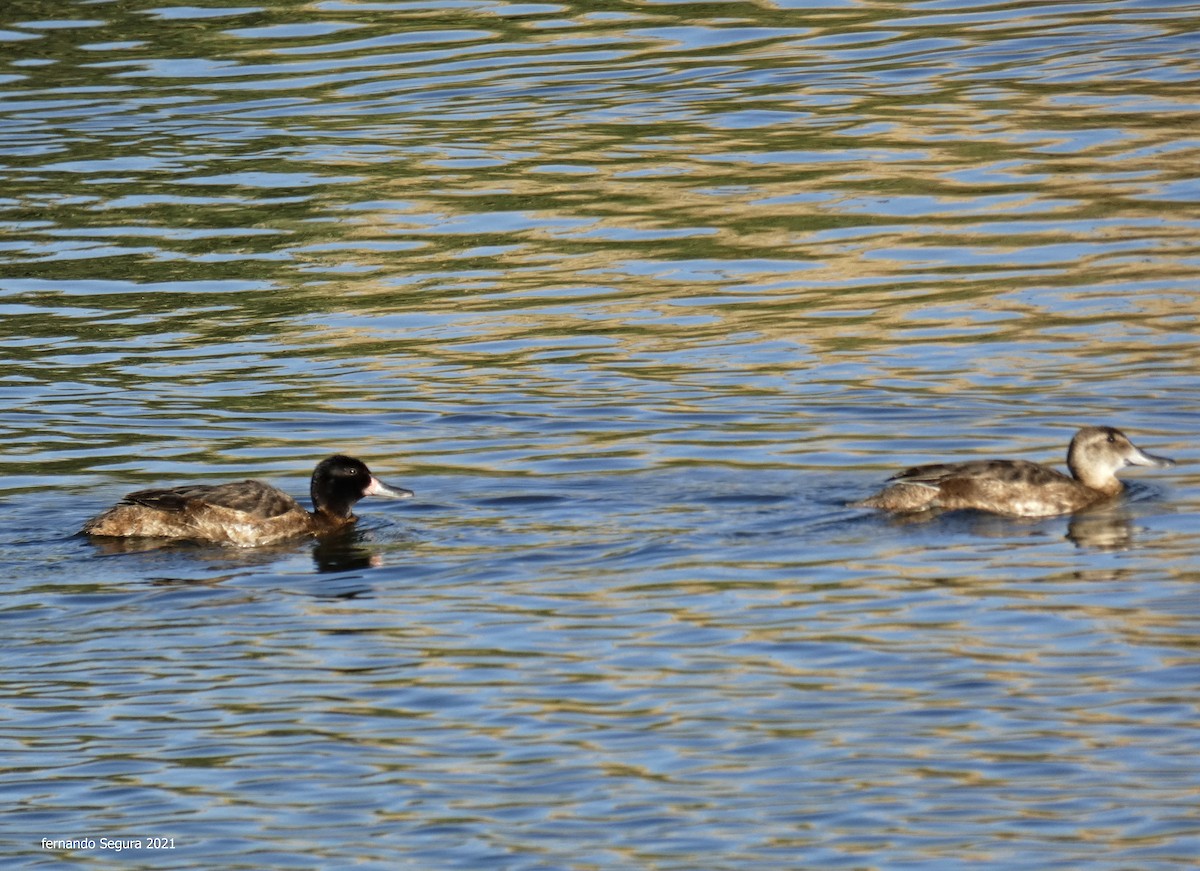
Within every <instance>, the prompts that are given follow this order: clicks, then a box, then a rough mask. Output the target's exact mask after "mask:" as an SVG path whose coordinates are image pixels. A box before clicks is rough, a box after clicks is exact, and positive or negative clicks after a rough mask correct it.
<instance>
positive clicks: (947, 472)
mask: <svg viewBox="0 0 1200 871" xmlns="http://www.w3.org/2000/svg"><path fill="white" fill-rule="evenodd" d="M967 479H970V480H986V481H993V482H996V483H998V484H1020V485H1023V486H1030V487H1044V486H1046V485H1048V484H1057V483H1060V482H1062V481H1069V480H1071V479H1070V478H1068V477H1067V476H1066V475H1064V474H1063V473H1062V472H1059V471H1056V470H1055V469H1051V468H1050V467H1049V466H1043V465H1042V464H1041V463H1031V462H1029V461H1028V460H972V461H970V462H966V463H931V464H930V465H927V466H913V467H912V468H911V469H905V470H904V471H903V472H900V473H899V474H898V475H893V476H892V477H891V478H890V479H889V480H891V481H896V482H897V483H901V484H918V485H923V486H926V487H941V486H943V485H944V484H945V483H946V482H947V481H951V480H967Z"/></svg>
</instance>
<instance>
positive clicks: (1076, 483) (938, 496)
mask: <svg viewBox="0 0 1200 871" xmlns="http://www.w3.org/2000/svg"><path fill="white" fill-rule="evenodd" d="M1174 465H1175V463H1174V461H1173V460H1168V459H1167V458H1166V457H1157V456H1154V455H1153V454H1148V453H1146V452H1145V451H1143V450H1141V449H1140V448H1138V447H1136V446H1135V445H1134V444H1133V442H1131V441H1130V440H1129V439H1128V438H1127V437H1126V435H1125V434H1124V433H1123V432H1121V431H1120V430H1118V429H1114V428H1113V427H1110V426H1086V427H1084V428H1083V429H1081V430H1079V432H1077V433H1076V434H1075V437H1074V438H1073V439H1071V446H1070V448H1069V449H1068V450H1067V468H1068V469H1069V470H1070V472H1071V474H1070V476H1069V477H1068V476H1067V475H1064V474H1063V473H1062V472H1059V471H1057V470H1055V469H1052V468H1050V467H1049V466H1044V465H1042V464H1040V463H1031V462H1029V461H1027V460H972V461H969V462H965V463H935V464H930V465H925V466H915V467H913V468H911V469H907V470H905V471H903V472H900V473H899V474H897V475H893V476H892V477H891V478H889V479H888V480H889V482H891V483H889V484H888V485H887V486H886V487H884V488H883V489H882V490H881V491H879V492H878V493H876V494H875V495H874V496H871V497H870V498H868V499H863V500H862V501H861V502H855V503H853V504H854V506H856V507H862V508H879V509H882V510H884V511H892V512H896V513H903V514H913V513H917V512H923V511H933V510H939V509H940V510H955V509H962V508H972V509H975V510H978V511H987V512H990V513H992V514H1002V515H1005V516H1008V517H1053V516H1055V515H1059V514H1071V513H1073V512H1076V511H1080V510H1082V509H1084V508H1088V507H1091V506H1094V505H1098V504H1100V503H1102V502H1104V501H1105V500H1108V499H1112V498H1113V497H1114V496H1116V495H1118V494H1119V493H1120V492H1121V491H1122V490H1123V489H1124V485H1123V484H1122V483H1121V482H1120V481H1119V480H1118V479H1117V472H1118V471H1119V470H1121V469H1123V468H1125V467H1126V466H1157V467H1159V468H1163V469H1169V468H1171V467H1172V466H1174Z"/></svg>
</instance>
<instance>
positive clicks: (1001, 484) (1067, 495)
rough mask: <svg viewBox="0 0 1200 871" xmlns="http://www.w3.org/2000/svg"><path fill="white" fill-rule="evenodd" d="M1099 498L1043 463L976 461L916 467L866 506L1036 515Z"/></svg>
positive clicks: (1075, 507) (1060, 511)
mask: <svg viewBox="0 0 1200 871" xmlns="http://www.w3.org/2000/svg"><path fill="white" fill-rule="evenodd" d="M1098 495H1100V494H1097V493H1095V492H1094V491H1091V490H1089V489H1088V488H1087V487H1084V486H1083V485H1081V484H1080V483H1079V482H1078V481H1075V480H1074V479H1072V478H1069V477H1068V476H1066V475H1064V474H1062V473H1061V472H1058V471H1056V470H1054V469H1051V468H1049V467H1048V466H1043V465H1041V464H1040V463H1031V462H1028V461H1027V460H973V461H970V462H966V463H935V464H931V465H927V466H914V467H913V468H911V469H907V470H905V471H903V472H901V473H900V474H898V475H895V476H893V477H892V478H891V479H890V483H889V486H887V487H886V488H884V490H883V491H882V492H880V493H878V494H877V495H875V496H873V497H871V498H870V499H868V500H865V501H864V502H863V503H860V504H863V505H866V506H868V507H872V508H884V509H887V510H891V511H922V510H925V509H929V508H942V509H950V510H953V509H958V508H975V509H979V510H981V511H992V512H995V513H998V514H1011V515H1018V516H1024V517H1036V516H1050V515H1055V514H1065V513H1068V512H1071V511H1077V510H1079V509H1080V508H1082V507H1084V506H1085V505H1087V504H1089V503H1090V502H1093V501H1095V500H1096V498H1097V496H1098Z"/></svg>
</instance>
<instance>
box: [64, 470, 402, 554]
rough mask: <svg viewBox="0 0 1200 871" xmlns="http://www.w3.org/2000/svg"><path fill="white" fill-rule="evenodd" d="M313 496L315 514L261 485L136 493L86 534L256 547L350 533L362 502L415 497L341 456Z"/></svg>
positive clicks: (315, 482) (316, 475)
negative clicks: (366, 498)
mask: <svg viewBox="0 0 1200 871" xmlns="http://www.w3.org/2000/svg"><path fill="white" fill-rule="evenodd" d="M309 490H310V493H311V495H312V501H313V510H312V511H311V512H308V511H305V510H304V509H303V508H302V507H301V506H300V505H299V503H297V502H296V500H295V499H293V498H292V497H291V496H289V495H287V494H286V493H284V492H283V491H282V490H278V489H276V488H275V487H272V486H270V485H269V484H264V483H263V482H262V481H237V482H234V483H229V484H189V485H184V486H181V487H170V488H160V489H151V490H138V491H136V492H133V493H130V494H128V495H127V496H125V497H124V498H123V499H122V500H121V501H120V502H119V503H117V504H116V505H114V506H113V507H112V508H110V509H108V510H107V511H105V512H104V513H103V514H100V515H99V516H97V517H94V518H92V519H91V520H89V521H88V522H87V523H85V524H84V525H83V529H82V532H83V533H84V534H86V535H99V536H110V537H111V536H116V537H121V538H130V537H145V538H169V539H181V540H189V541H204V542H215V543H219V544H232V545H238V546H240V547H251V546H255V545H262V544H271V543H273V542H277V541H282V540H284V539H288V538H296V537H300V536H305V535H322V534H326V533H329V532H333V531H336V530H338V529H341V528H343V527H346V526H349V525H350V524H352V523H354V521H355V520H356V519H357V518H355V516H354V514H353V513H352V512H351V508H352V507H353V505H354V503H355V502H357V501H358V500H359V499H361V498H362V497H364V496H368V495H377V496H388V497H391V498H394V499H403V498H407V497H409V496H412V495H413V494H412V491H411V490H405V489H403V488H400V487H389V486H388V485H387V484H384V483H383V482H382V481H380V480H379V479H378V478H376V477H374V476H373V475H372V474H371V471H370V469H368V468H367V467H366V465H365V464H364V463H363V462H362V461H360V460H356V459H353V458H352V457H346V456H342V455H340V454H339V455H335V456H332V457H329V458H327V459H325V460H322V461H321V462H320V463H319V464H318V465H317V468H316V469H315V470H314V471H313V476H312V482H311V484H310V487H309Z"/></svg>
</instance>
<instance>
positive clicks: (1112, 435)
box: [1108, 432, 1117, 445]
mask: <svg viewBox="0 0 1200 871" xmlns="http://www.w3.org/2000/svg"><path fill="white" fill-rule="evenodd" d="M1108 443H1109V444H1110V445H1115V444H1116V443H1117V435H1116V433H1111V432H1110V433H1109V434H1108Z"/></svg>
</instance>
